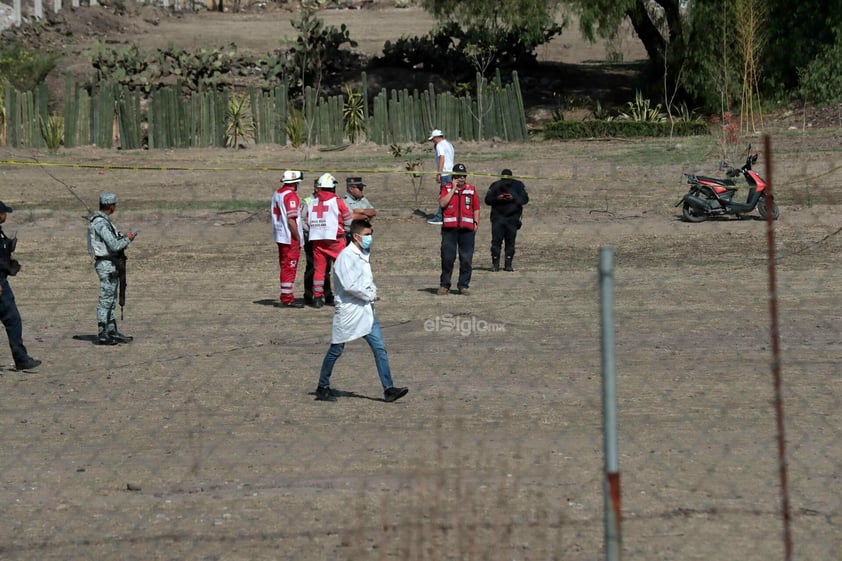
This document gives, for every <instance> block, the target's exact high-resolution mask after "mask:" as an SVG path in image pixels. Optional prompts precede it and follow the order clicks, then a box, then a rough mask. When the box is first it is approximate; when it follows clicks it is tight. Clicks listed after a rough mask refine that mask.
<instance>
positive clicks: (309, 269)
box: [304, 240, 333, 304]
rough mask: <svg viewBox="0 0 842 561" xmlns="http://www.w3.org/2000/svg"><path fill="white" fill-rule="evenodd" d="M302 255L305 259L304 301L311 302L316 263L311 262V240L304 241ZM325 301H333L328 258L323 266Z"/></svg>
mask: <svg viewBox="0 0 842 561" xmlns="http://www.w3.org/2000/svg"><path fill="white" fill-rule="evenodd" d="M304 256H305V257H306V259H307V265H306V266H305V267H304V302H306V303H307V304H312V303H313V277H314V276H315V274H316V265H315V263H314V262H313V242H311V241H310V240H306V241H305V242H304ZM325 302H328V303H331V302H333V290H332V289H331V288H330V259H328V260H327V267H325Z"/></svg>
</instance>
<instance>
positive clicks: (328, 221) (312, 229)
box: [304, 173, 351, 308]
mask: <svg viewBox="0 0 842 561" xmlns="http://www.w3.org/2000/svg"><path fill="white" fill-rule="evenodd" d="M336 184H337V181H336V178H335V177H333V176H332V175H331V174H329V173H326V174H324V175H322V176H321V177H320V178H319V193H318V196H316V197H313V200H311V201H310V203H309V204H308V205H307V223H306V224H305V225H304V227H305V228H306V229H307V230H308V232H309V234H308V236H309V237H308V239H309V240H310V242H311V243H312V244H313V264H314V266H315V271H314V272H313V307H314V308H321V307H322V306H324V305H325V298H324V295H325V292H324V291H325V276H326V270H327V265H328V263H333V262H334V261H335V260H336V258H337V257H338V256H339V252H340V251H342V250H343V249H345V228H350V227H351V211H350V210H348V205H346V204H345V202H344V201H343V200H342V199H340V198H337V196H336Z"/></svg>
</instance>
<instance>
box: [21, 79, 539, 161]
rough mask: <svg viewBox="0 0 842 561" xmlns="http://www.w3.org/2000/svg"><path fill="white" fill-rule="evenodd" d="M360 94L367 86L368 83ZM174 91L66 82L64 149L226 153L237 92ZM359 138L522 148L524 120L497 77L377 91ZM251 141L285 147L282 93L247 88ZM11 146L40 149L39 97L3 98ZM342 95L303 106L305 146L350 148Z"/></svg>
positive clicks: (44, 106)
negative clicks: (471, 87)
mask: <svg viewBox="0 0 842 561" xmlns="http://www.w3.org/2000/svg"><path fill="white" fill-rule="evenodd" d="M361 78H362V80H361V83H362V84H366V83H367V77H366V75H365V73H363V74H362V76H361ZM180 91H181V89H180V87H179V86H178V85H175V86H164V87H160V88H158V89H156V90H154V91H153V92H151V94H150V95H149V96H148V98H146V99H144V98H143V96H142V95H141V93H140V92H138V91H134V90H131V89H129V88H127V87H121V86H116V85H113V84H105V83H101V84H98V85H97V86H96V87H95V88H94V89H93V91H89V90H88V89H87V88H85V87H82V86H80V85H78V84H76V83H74V81H73V79H72V78H71V77H70V76H68V77H67V78H66V81H65V92H64V94H65V103H64V108H63V111H64V112H63V119H64V131H65V132H64V135H65V136H64V145H65V146H66V147H73V146H82V145H91V144H93V145H95V146H98V147H101V148H112V147H115V146H118V147H120V148H121V149H124V150H131V149H138V148H142V147H144V146H147V147H148V148H150V149H151V148H190V147H212V146H219V147H222V146H225V140H226V139H225V125H226V119H227V107H228V100H229V98H230V97H231V95H233V93H234V92H233V90H223V91H217V90H213V91H203V92H195V93H192V94H191V95H190V96H183V95H182V94H181V93H180ZM362 94H363V98H364V100H365V109H366V129H365V136H364V138H365V139H366V140H368V141H370V142H375V143H377V144H393V143H403V142H423V141H426V139H427V135H428V134H429V132H430V130H432V129H434V128H439V129H442V130H444V131H445V133H446V134H447V135H448V137H450V138H453V139H461V140H465V141H473V140H484V139H492V138H495V139H500V140H504V141H522V140H525V139H526V138H527V129H526V115H525V112H524V109H523V100H522V97H521V93H520V84H519V82H518V76H517V73H513V74H512V79H511V82H510V83H507V84H503V81H502V79H501V77H500V74H499V73H498V74H497V75H496V76H495V77H494V78H493V80H491V81H490V82H489V81H488V80H486V79H484V78H482V77H480V76H479V75H478V76H477V82H476V95H475V96H473V97H471V96H468V95H465V96H456V95H453V94H452V93H450V92H438V93H437V92H436V91H435V90H434V88H433V86H432V84H431V85H430V86H429V88H428V89H427V90H425V91H422V92H419V91H418V90H414V91H412V92H410V91H409V90H406V89H404V90H401V91H397V90H391V91H388V92H387V91H386V90H381V91H379V92H378V93H377V94H376V95H374V96H373V97H369V92H368V89H367V88H365V87H364V88H363V92H362ZM247 95H248V96H249V101H250V106H251V111H252V117H253V122H254V135H253V140H254V142H255V143H256V144H280V145H285V144H287V143H288V141H289V138H288V134H287V118H288V116H289V114H290V112H291V111H293V110H299V108H298V107H296V102H295V100H293V99H290V96H289V91H288V88H287V87H286V86H279V87H276V88H274V89H272V90H269V91H265V90H259V89H257V88H253V87H252V88H249V90H248V92H247ZM4 102H5V105H6V115H7V116H8V117H7V122H6V126H7V143H8V145H9V146H13V147H43V146H44V145H45V143H44V139H43V138H42V136H41V133H40V129H39V126H38V123H39V116H42V117H44V118H46V117H47V116H48V99H47V91H46V88H45V87H43V86H42V87H39V88H37V89H36V90H35V91H32V92H17V91H15V89H14V88H12V87H11V86H8V87H7V88H6V96H5V100H4ZM344 103H345V99H344V97H343V96H342V95H335V96H327V97H320V96H317V95H316V91H315V90H313V89H312V88H309V87H308V88H306V89H305V91H304V95H303V100H302V101H300V102H299V105H301V104H303V107H301V108H300V110H301V111H302V114H303V116H304V139H303V140H304V142H305V143H306V144H310V145H328V146H335V145H340V144H343V143H345V142H348V139H347V137H346V135H345V132H344V116H343V107H344Z"/></svg>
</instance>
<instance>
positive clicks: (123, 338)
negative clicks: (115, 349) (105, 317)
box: [108, 319, 134, 343]
mask: <svg viewBox="0 0 842 561" xmlns="http://www.w3.org/2000/svg"><path fill="white" fill-rule="evenodd" d="M108 336H109V337H111V339H113V340H114V341H117V342H118V343H131V342H132V341H134V337H132V336H131V335H124V334H122V333H120V332H119V331H117V320H113V319H112V320H111V322H110V323H109V324H108Z"/></svg>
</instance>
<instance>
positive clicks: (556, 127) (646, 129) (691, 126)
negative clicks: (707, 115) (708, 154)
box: [544, 120, 710, 139]
mask: <svg viewBox="0 0 842 561" xmlns="http://www.w3.org/2000/svg"><path fill="white" fill-rule="evenodd" d="M671 134H672V136H702V135H705V136H706V135H709V134H710V129H709V128H708V125H707V123H705V122H704V121H688V122H677V123H675V124H674V125H671V124H670V123H667V122H651V121H649V122H647V121H596V120H594V121H556V122H553V123H548V124H547V125H545V126H544V138H547V139H551V138H560V139H576V138H606V137H607V138H631V137H663V136H670V135H671Z"/></svg>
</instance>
